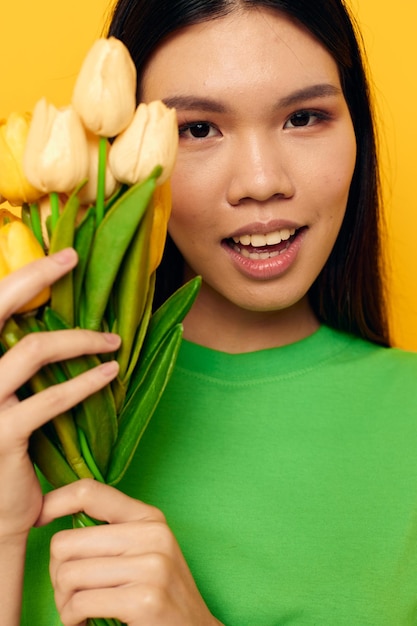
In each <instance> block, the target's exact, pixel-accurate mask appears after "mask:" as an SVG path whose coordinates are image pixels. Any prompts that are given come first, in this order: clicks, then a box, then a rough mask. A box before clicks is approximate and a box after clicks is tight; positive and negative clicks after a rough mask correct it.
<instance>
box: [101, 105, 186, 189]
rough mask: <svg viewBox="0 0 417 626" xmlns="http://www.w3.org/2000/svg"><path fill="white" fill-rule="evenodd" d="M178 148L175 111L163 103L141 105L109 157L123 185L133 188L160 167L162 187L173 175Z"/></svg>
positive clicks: (111, 165)
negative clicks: (161, 169) (132, 186)
mask: <svg viewBox="0 0 417 626" xmlns="http://www.w3.org/2000/svg"><path fill="white" fill-rule="evenodd" d="M177 149H178V126H177V115H176V112H175V109H169V108H168V107H166V106H165V104H164V103H163V102H161V101H160V100H155V101H154V102H151V103H150V104H144V103H141V104H140V105H139V106H138V107H137V109H136V113H135V116H134V118H133V120H132V122H131V123H130V124H129V126H128V127H127V128H126V130H124V131H123V133H121V134H120V135H119V136H118V137H116V139H115V140H114V142H113V144H112V146H111V148H110V155H109V163H110V168H111V170H112V172H113V174H114V176H115V178H116V179H117V180H119V181H120V182H121V183H127V184H129V185H133V184H135V183H137V182H141V181H142V180H145V178H147V177H148V176H149V175H150V174H151V172H152V170H153V169H154V168H155V167H156V166H157V165H160V166H161V167H162V168H163V171H162V174H161V176H160V177H159V179H158V183H157V184H158V185H162V184H163V183H164V182H165V181H166V180H168V179H169V178H170V176H171V173H172V170H173V168H174V164H175V158H176V156H177Z"/></svg>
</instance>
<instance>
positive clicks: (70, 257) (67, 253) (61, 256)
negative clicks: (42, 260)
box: [51, 248, 77, 265]
mask: <svg viewBox="0 0 417 626" xmlns="http://www.w3.org/2000/svg"><path fill="white" fill-rule="evenodd" d="M51 258H53V259H54V260H55V261H56V262H57V263H60V264H61V265H69V264H71V263H74V261H76V259H77V253H76V252H75V250H74V248H64V249H63V250H59V252H55V253H54V254H52V255H51Z"/></svg>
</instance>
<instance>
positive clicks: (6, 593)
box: [0, 535, 27, 626]
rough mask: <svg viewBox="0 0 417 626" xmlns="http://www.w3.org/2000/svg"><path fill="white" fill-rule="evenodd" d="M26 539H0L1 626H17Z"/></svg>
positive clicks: (24, 537) (19, 537) (20, 536)
mask: <svg viewBox="0 0 417 626" xmlns="http://www.w3.org/2000/svg"><path fill="white" fill-rule="evenodd" d="M26 541H27V537H26V536H24V535H19V536H17V537H7V538H4V539H0V606H1V615H2V617H1V623H2V626H19V624H20V613H21V606H22V589H23V576H24V567H25V554H26Z"/></svg>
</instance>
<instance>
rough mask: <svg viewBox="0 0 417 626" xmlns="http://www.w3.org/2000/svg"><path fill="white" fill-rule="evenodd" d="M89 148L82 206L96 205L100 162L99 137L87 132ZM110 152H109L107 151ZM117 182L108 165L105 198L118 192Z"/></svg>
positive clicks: (81, 194) (81, 192)
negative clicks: (86, 180) (86, 178)
mask: <svg viewBox="0 0 417 626" xmlns="http://www.w3.org/2000/svg"><path fill="white" fill-rule="evenodd" d="M87 146H88V154H89V162H88V174H87V177H88V182H87V183H86V184H85V185H84V187H83V188H82V189H81V191H80V192H79V193H78V197H79V199H80V202H81V204H91V203H94V202H95V200H96V197H97V178H98V162H99V137H98V136H97V135H94V134H93V133H91V132H88V131H87ZM107 152H108V151H107ZM116 187H117V181H116V179H115V177H114V176H113V174H112V172H111V170H110V167H109V165H108V163H107V165H106V176H105V190H104V197H105V198H108V197H109V196H111V195H112V193H113V192H114V191H115V190H116Z"/></svg>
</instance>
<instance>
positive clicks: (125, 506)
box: [38, 478, 165, 525]
mask: <svg viewBox="0 0 417 626" xmlns="http://www.w3.org/2000/svg"><path fill="white" fill-rule="evenodd" d="M79 511H84V512H85V513H86V514H87V515H90V516H91V517H93V518H95V519H99V520H102V521H103V522H108V523H110V524H118V523H123V522H131V521H139V520H142V521H146V520H149V521H155V522H158V521H159V522H164V521H165V518H164V516H163V514H162V513H161V511H159V509H157V508H156V507H153V506H150V505H148V504H145V503H144V502H141V501H140V500H135V499H134V498H130V497H129V496H127V495H125V494H124V493H122V492H121V491H119V490H118V489H116V488H114V487H110V486H109V485H104V484H103V483H99V482H97V481H95V480H91V479H88V478H86V479H83V480H77V481H76V482H74V483H71V484H70V485H65V486H64V487H61V488H60V489H55V490H54V491H51V492H50V493H48V494H47V495H46V496H45V500H44V505H43V508H42V514H41V516H40V518H39V520H38V525H43V524H48V523H49V522H51V521H52V520H54V519H56V518H58V517H62V516H64V515H73V514H75V513H78V512H79Z"/></svg>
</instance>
